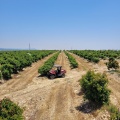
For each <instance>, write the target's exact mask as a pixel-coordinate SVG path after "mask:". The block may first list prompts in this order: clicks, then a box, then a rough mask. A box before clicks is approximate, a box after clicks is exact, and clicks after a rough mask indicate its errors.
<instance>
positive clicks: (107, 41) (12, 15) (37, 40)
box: [0, 0, 120, 49]
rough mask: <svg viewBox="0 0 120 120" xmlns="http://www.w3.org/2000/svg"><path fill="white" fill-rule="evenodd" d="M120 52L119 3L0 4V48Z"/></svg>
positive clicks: (30, 0) (14, 0) (20, 0)
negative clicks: (106, 50)
mask: <svg viewBox="0 0 120 120" xmlns="http://www.w3.org/2000/svg"><path fill="white" fill-rule="evenodd" d="M29 43H30V45H31V47H32V48H36V49H120V0H0V48H22V49H25V48H28V46H29Z"/></svg>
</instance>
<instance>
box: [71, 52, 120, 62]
mask: <svg viewBox="0 0 120 120" xmlns="http://www.w3.org/2000/svg"><path fill="white" fill-rule="evenodd" d="M70 52H72V53H74V54H76V55H78V56H80V57H83V58H85V59H87V60H88V61H90V62H94V63H98V62H99V60H100V59H106V58H111V57H112V58H118V59H119V58H120V50H70Z"/></svg>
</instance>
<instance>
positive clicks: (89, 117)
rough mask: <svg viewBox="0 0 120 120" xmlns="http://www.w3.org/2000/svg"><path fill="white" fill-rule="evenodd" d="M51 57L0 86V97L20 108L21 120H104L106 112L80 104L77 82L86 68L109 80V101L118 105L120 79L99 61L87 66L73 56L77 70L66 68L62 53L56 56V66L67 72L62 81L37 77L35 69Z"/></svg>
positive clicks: (83, 61) (80, 93)
mask: <svg viewBox="0 0 120 120" xmlns="http://www.w3.org/2000/svg"><path fill="white" fill-rule="evenodd" d="M51 56H52V55H50V56H48V57H46V58H44V59H43V60H41V61H38V62H37V63H34V64H33V65H32V66H31V67H28V68H26V69H25V70H24V71H22V72H20V73H19V74H18V75H15V76H14V78H13V79H11V80H9V81H7V82H6V83H4V84H2V85H0V98H1V99H2V98H3V97H9V98H10V99H11V100H13V101H14V102H16V103H18V105H20V106H21V107H23V108H24V110H25V111H24V116H25V120H108V118H109V114H108V112H107V111H101V110H99V109H98V110H94V109H91V107H89V105H88V104H87V103H86V104H85V105H84V106H86V109H85V110H81V109H80V108H81V107H80V106H82V105H83V94H82V92H81V91H80V85H79V79H80V78H81V77H82V75H84V74H85V73H86V72H87V71H88V70H89V69H92V70H94V71H96V72H101V73H103V72H106V74H107V75H108V77H109V88H110V89H111V90H112V94H111V101H112V103H113V104H115V105H117V106H120V87H119V86H120V77H119V76H118V75H117V74H115V73H114V74H111V73H109V72H108V70H107V67H106V66H105V64H104V62H105V61H103V60H101V61H100V63H99V64H93V63H89V62H87V61H86V60H84V59H83V58H80V57H78V56H76V55H73V56H74V57H75V58H76V60H77V62H78V64H79V67H78V68H77V69H72V70H71V68H70V64H69V61H68V59H67V56H66V55H65V54H64V52H61V53H60V54H59V56H58V59H57V61H56V62H55V63H56V64H60V65H62V66H63V69H65V70H66V71H67V73H66V76H65V78H56V79H54V80H50V79H48V78H47V77H39V74H38V72H37V71H38V68H39V67H40V66H42V65H43V63H44V62H45V61H46V60H47V59H48V58H49V57H51Z"/></svg>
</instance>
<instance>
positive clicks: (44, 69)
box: [38, 52, 59, 75]
mask: <svg viewBox="0 0 120 120" xmlns="http://www.w3.org/2000/svg"><path fill="white" fill-rule="evenodd" d="M58 55H59V52H58V53H56V54H55V55H53V56H52V57H51V58H49V59H48V60H47V61H46V62H45V63H44V65H43V66H42V67H40V68H39V69H38V73H40V74H41V75H47V73H48V72H49V71H50V69H51V68H52V67H53V65H54V62H55V61H56V59H57V57H58Z"/></svg>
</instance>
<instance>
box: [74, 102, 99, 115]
mask: <svg viewBox="0 0 120 120" xmlns="http://www.w3.org/2000/svg"><path fill="white" fill-rule="evenodd" d="M100 107H101V106H98V105H96V104H95V103H92V102H89V101H85V102H83V103H82V104H81V105H80V106H77V107H76V110H78V111H81V112H83V113H91V112H94V111H96V110H97V109H100Z"/></svg>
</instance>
